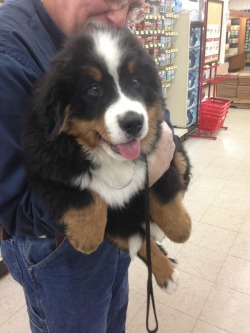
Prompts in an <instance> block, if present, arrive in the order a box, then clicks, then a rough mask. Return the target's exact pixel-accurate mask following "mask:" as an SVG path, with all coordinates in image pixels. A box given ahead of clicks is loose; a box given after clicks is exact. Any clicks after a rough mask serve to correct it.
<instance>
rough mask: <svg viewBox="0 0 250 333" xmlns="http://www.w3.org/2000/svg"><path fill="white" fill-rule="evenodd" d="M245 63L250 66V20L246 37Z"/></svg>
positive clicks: (247, 23) (247, 24)
mask: <svg viewBox="0 0 250 333" xmlns="http://www.w3.org/2000/svg"><path fill="white" fill-rule="evenodd" d="M244 51H245V63H246V64H247V65H250V20H247V22H246V36H245V49H244Z"/></svg>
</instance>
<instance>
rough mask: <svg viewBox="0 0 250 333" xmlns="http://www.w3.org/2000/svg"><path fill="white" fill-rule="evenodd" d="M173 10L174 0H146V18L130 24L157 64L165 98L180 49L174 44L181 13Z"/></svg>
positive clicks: (173, 75) (175, 68)
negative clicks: (176, 23)
mask: <svg viewBox="0 0 250 333" xmlns="http://www.w3.org/2000/svg"><path fill="white" fill-rule="evenodd" d="M167 3H169V5H167ZM173 10H174V7H173V6H172V1H158V0H153V1H152V0H151V1H146V3H145V7H144V12H145V18H144V20H143V21H142V22H140V23H137V24H132V25H130V29H131V31H132V32H133V33H134V34H135V35H136V36H137V37H138V40H139V41H140V42H141V44H142V45H143V47H144V48H145V49H146V50H147V52H148V53H149V54H150V55H152V57H153V58H154V60H155V62H156V64H157V67H158V71H159V75H160V78H161V81H162V91H163V97H164V98H167V89H168V88H169V87H170V85H171V83H172V81H173V80H174V78H175V73H176V70H177V66H176V63H175V57H176V54H177V52H178V49H177V48H176V47H174V46H173V44H174V41H175V39H176V38H177V36H178V33H177V32H176V31H175V29H174V26H175V22H176V20H177V19H178V17H179V15H178V14H177V13H175V12H173Z"/></svg>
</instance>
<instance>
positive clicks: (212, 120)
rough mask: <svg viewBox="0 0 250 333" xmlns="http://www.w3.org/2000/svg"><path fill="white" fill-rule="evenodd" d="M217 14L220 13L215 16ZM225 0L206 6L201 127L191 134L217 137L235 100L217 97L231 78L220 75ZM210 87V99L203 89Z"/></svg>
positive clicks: (201, 82)
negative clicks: (203, 92) (221, 87)
mask: <svg viewBox="0 0 250 333" xmlns="http://www.w3.org/2000/svg"><path fill="white" fill-rule="evenodd" d="M215 14H216V15H215ZM222 14H223V2H222V1H217V0H208V1H207V3H206V8H205V22H204V34H203V39H202V57H201V58H202V60H201V61H202V66H201V71H200V87H199V88H200V94H199V95H200V103H199V105H200V107H199V113H198V116H199V117H198V128H197V131H196V132H195V133H192V134H190V136H191V137H198V138H206V139H214V140H215V139H216V138H217V137H216V134H215V133H217V132H218V131H219V129H221V128H224V129H227V127H224V121H225V119H226V116H227V113H228V110H229V107H230V104H231V101H230V100H224V99H219V98H216V85H217V83H220V82H222V81H224V80H226V79H228V78H229V75H224V76H217V69H218V66H219V63H218V61H219V53H220V47H219V46H220V38H221V27H222ZM205 86H206V87H207V98H205V99H203V96H202V91H203V89H204V87H205Z"/></svg>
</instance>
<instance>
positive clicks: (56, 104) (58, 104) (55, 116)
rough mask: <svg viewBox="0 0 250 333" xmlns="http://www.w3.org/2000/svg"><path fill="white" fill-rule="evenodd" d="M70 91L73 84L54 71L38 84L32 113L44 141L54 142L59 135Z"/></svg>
mask: <svg viewBox="0 0 250 333" xmlns="http://www.w3.org/2000/svg"><path fill="white" fill-rule="evenodd" d="M72 89H73V83H72V82H69V81H68V79H67V78H66V77H63V75H62V74H60V73H58V72H56V71H52V72H50V73H49V74H47V75H46V76H45V77H44V78H43V79H42V80H41V81H40V82H39V83H38V85H37V87H36V90H35V92H34V96H33V110H32V112H35V114H36V115H37V118H38V119H39V123H40V127H41V129H42V131H43V136H44V138H45V140H47V141H54V140H55V139H56V138H57V136H58V135H59V134H60V128H61V126H62V124H63V121H64V117H65V110H66V107H67V105H68V104H69V101H70V98H71V96H72V93H73V92H72Z"/></svg>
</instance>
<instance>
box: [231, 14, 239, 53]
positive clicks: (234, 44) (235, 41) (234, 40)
mask: <svg viewBox="0 0 250 333" xmlns="http://www.w3.org/2000/svg"><path fill="white" fill-rule="evenodd" d="M239 35H240V19H239V18H234V19H231V25H230V36H229V55H235V54H238V51H239Z"/></svg>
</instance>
